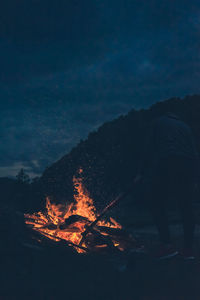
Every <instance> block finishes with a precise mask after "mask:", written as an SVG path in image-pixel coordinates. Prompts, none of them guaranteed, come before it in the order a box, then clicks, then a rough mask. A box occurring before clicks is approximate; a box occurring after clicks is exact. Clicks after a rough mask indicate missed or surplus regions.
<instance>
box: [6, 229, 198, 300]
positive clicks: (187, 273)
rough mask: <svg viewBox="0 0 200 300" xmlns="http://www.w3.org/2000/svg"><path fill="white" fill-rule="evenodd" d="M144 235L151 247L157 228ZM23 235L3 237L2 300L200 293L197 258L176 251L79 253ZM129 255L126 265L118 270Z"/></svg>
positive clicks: (176, 299) (186, 298) (183, 299)
mask: <svg viewBox="0 0 200 300" xmlns="http://www.w3.org/2000/svg"><path fill="white" fill-rule="evenodd" d="M145 230H146V231H145ZM10 232H11V231H10ZM140 234H141V235H142V231H141V232H140ZM143 237H144V241H145V242H146V246H147V248H148V247H152V245H154V239H155V232H153V231H152V230H151V229H149V232H148V230H147V229H144V234H143ZM179 238H180V237H179V236H178V237H177V238H176V240H177V241H178V240H179ZM19 240H20V242H19ZM21 241H23V242H24V241H25V237H20V239H19V238H18V237H17V238H12V234H10V236H7V237H6V238H5V236H4V240H3V239H2V240H1V242H2V247H1V255H0V258H1V274H2V276H1V289H0V299H2V300H4V299H15V300H16V299H20V300H21V299H48V300H51V299H52V300H54V299H78V300H79V299H84V300H85V299H87V300H90V299H91V300H140V299H141V300H148V299H149V300H157V299H158V300H199V299H200V284H199V282H200V264H199V263H198V261H195V262H185V261H183V260H182V259H181V258H180V257H177V258H174V259H171V260H168V261H164V262H156V261H154V260H153V259H152V258H150V256H148V255H144V254H136V253H132V254H131V255H129V256H128V257H127V256H126V255H125V256H124V257H120V258H119V257H118V256H115V255H112V254H110V255H106V256H101V255H91V254H90V255H80V254H77V253H76V252H74V251H73V250H72V249H71V248H68V247H66V248H65V247H60V246H55V245H54V244H52V245H51V244H48V243H47V244H45V243H43V244H42V247H41V246H40V247H39V248H37V247H32V246H33V244H32V246H31V247H30V246H27V245H26V243H25V245H22V243H21ZM178 243H179V241H178ZM127 259H128V266H127V268H126V270H125V271H124V272H120V268H121V267H122V266H123V264H124V260H127Z"/></svg>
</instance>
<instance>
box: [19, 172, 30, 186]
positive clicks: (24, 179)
mask: <svg viewBox="0 0 200 300" xmlns="http://www.w3.org/2000/svg"><path fill="white" fill-rule="evenodd" d="M16 178H17V180H18V181H19V182H21V183H26V184H29V183H30V177H29V175H28V174H26V173H25V171H24V169H23V168H22V169H21V170H20V171H19V173H18V174H17V176H16Z"/></svg>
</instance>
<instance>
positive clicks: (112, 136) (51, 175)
mask: <svg viewBox="0 0 200 300" xmlns="http://www.w3.org/2000/svg"><path fill="white" fill-rule="evenodd" d="M169 111H170V112H174V113H176V114H178V115H179V116H180V117H181V118H182V119H183V120H185V121H186V122H187V123H188V124H189V125H190V126H191V128H192V130H193V132H194V135H195V138H196V141H197V144H198V149H199V150H200V118H199V116H200V96H197V95H195V96H187V97H185V98H184V99H180V98H172V99H169V100H166V101H163V102H159V103H156V104H155V105H153V106H152V107H150V108H149V109H146V110H139V111H136V110H131V111H130V112H129V113H128V114H127V115H125V116H120V117H119V118H117V119H115V120H113V121H110V122H107V123H105V124H103V125H102V126H101V127H99V129H98V130H97V131H94V132H91V133H90V134H89V136H88V138H87V139H86V140H84V141H80V143H79V144H78V145H77V146H76V147H75V148H73V149H72V150H71V152H70V153H68V154H67V155H65V156H64V157H62V158H61V159H60V160H58V161H57V162H55V163H54V164H53V165H52V166H50V167H49V168H48V169H46V170H45V172H44V173H43V175H42V177H41V179H40V182H39V186H40V188H42V194H45V195H50V196H51V197H52V198H53V199H54V201H56V202H60V201H66V200H71V199H72V194H73V185H72V178H73V176H74V175H75V174H76V173H77V171H78V170H79V168H82V169H83V177H84V183H85V186H86V187H87V189H88V190H89V192H90V194H91V196H92V197H93V198H94V199H95V201H96V203H97V204H100V205H101V204H102V203H103V204H104V203H106V202H107V201H109V199H111V197H113V196H114V195H116V194H117V193H118V192H120V191H122V190H124V189H125V188H126V186H128V185H129V184H130V183H131V181H132V179H133V177H134V176H135V175H136V173H137V165H138V161H139V159H140V152H141V149H142V140H143V135H144V130H145V127H146V125H147V124H148V121H150V120H151V119H152V118H153V117H154V116H159V115H162V114H163V113H165V112H169Z"/></svg>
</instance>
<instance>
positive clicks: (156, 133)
mask: <svg viewBox="0 0 200 300" xmlns="http://www.w3.org/2000/svg"><path fill="white" fill-rule="evenodd" d="M198 175H199V155H198V152H197V149H196V145H195V143H194V139H193V135H192V132H191V129H190V128H189V126H188V125H187V124H186V123H184V122H183V121H181V120H180V119H179V118H178V117H177V116H176V115H173V114H171V113H168V114H166V115H164V116H162V117H159V118H157V119H155V120H154V121H153V122H152V123H151V125H150V126H149V129H148V132H147V138H146V143H145V145H144V153H143V155H142V162H141V165H140V171H139V174H138V176H136V178H135V182H138V181H140V180H141V178H143V181H144V187H145V194H146V196H147V197H148V200H149V201H148V203H149V207H150V210H151V213H152V215H153V219H154V222H155V225H156V227H157V229H158V232H159V237H160V244H161V246H160V250H159V251H158V253H157V254H156V257H157V258H158V259H164V258H169V257H173V256H175V255H177V254H178V251H177V250H176V249H174V248H173V247H172V245H171V238H170V232H169V226H168V220H167V206H168V203H169V199H170V197H171V198H173V199H176V200H177V201H176V202H177V203H178V205H179V209H180V212H181V217H182V222H183V229H184V249H183V256H184V258H185V259H193V258H194V256H193V236H194V229H195V221H194V215H193V207H192V205H193V203H192V202H193V199H192V198H193V195H194V185H195V180H196V178H198Z"/></svg>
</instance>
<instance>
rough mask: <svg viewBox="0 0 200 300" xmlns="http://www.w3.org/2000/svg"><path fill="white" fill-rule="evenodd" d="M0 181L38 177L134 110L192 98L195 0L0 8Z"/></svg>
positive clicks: (199, 63)
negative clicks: (18, 174) (21, 172)
mask: <svg viewBox="0 0 200 300" xmlns="http://www.w3.org/2000/svg"><path fill="white" fill-rule="evenodd" d="M0 13H1V26H0V47H1V55H0V65H1V69H0V80H1V81H0V98H1V102H0V109H1V110H0V137H1V142H2V143H1V146H0V154H1V156H0V157H1V158H0V174H2V175H3V174H6V175H7V174H8V173H9V172H10V174H11V175H13V174H14V172H15V171H16V170H17V168H19V167H20V166H24V168H26V170H27V171H28V172H29V173H30V174H32V175H33V174H39V173H40V172H41V171H42V170H43V169H44V168H45V167H46V166H47V165H49V164H51V163H52V162H53V161H55V160H56V159H58V158H59V157H61V156H62V155H63V154H65V153H67V152H68V151H69V150H70V149H71V148H72V146H75V145H76V143H77V142H79V140H80V139H82V138H86V137H87V134H88V132H89V131H90V130H93V129H95V128H97V127H98V126H99V125H100V124H101V123H103V122H104V121H107V120H111V119H112V118H114V117H116V116H117V115H119V114H121V113H126V112H127V111H128V110H129V109H131V108H132V107H134V108H140V107H146V106H149V105H150V104H152V103H154V102H156V101H159V100H164V99H166V98H169V97H172V96H184V95H186V94H191V93H192V94H194V93H199V92H200V88H199V75H200V55H199V53H200V51H199V50H200V49H199V48H200V45H199V33H200V21H199V20H200V4H199V1H196V0H192V1H186V0H183V1H178V0H174V1H164V0H163V1H160V0H151V1H139V0H137V1H133V0H123V1H119V0H115V1H114V0H110V1H99V0H95V1H94V0H85V1H74V0H73V1H65V0H59V1H51V0H48V1H47V0H44V1H39V0H26V1H25V0H22V1H17V0H12V1H11V0H10V1H7V2H5V1H4V3H1V9H0Z"/></svg>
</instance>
